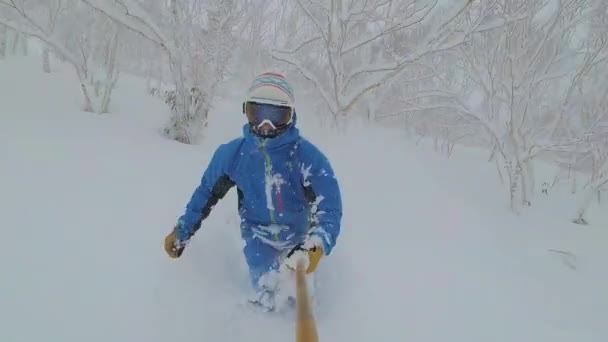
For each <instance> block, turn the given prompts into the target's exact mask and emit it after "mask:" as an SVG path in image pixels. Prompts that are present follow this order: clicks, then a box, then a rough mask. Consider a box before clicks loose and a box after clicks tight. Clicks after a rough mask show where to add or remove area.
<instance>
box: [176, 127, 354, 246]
mask: <svg viewBox="0 0 608 342" xmlns="http://www.w3.org/2000/svg"><path fill="white" fill-rule="evenodd" d="M295 123H296V118H295V115H294V122H293V124H292V126H291V127H290V128H289V129H288V130H287V131H286V132H284V133H283V134H281V135H279V136H277V137H274V138H269V139H263V138H260V137H258V136H256V135H254V134H253V133H251V131H250V129H249V125H248V124H245V125H244V127H243V136H242V137H239V138H236V139H234V140H232V141H230V142H228V143H226V144H222V145H220V146H219V147H218V148H217V150H216V151H215V152H214V154H213V156H212V158H211V161H210V163H209V165H208V167H207V169H206V170H205V172H204V174H203V176H202V179H201V182H200V184H199V185H198V187H197V188H196V189H195V190H194V193H193V194H192V197H191V198H190V200H189V201H188V203H187V205H186V209H185V212H184V213H183V215H181V216H180V217H179V219H178V224H177V227H176V230H177V238H178V239H179V240H181V241H188V240H189V239H190V238H191V237H192V236H193V235H194V234H195V233H196V231H197V230H198V229H199V228H200V226H201V223H202V221H203V220H204V219H205V218H206V217H207V216H208V215H209V213H210V212H211V210H212V208H213V207H214V206H215V205H216V204H217V202H218V201H219V200H220V199H221V198H223V197H224V196H225V194H226V193H227V192H228V191H229V190H230V189H231V188H232V187H233V186H235V185H236V188H237V192H238V209H239V215H240V216H241V221H242V223H241V235H242V238H243V239H245V240H246V241H247V240H250V239H252V238H254V237H256V238H259V239H261V240H264V241H265V242H267V243H269V244H274V246H275V247H277V246H278V247H281V244H284V245H285V246H287V245H293V244H294V243H298V242H301V241H302V240H303V239H304V238H305V237H306V236H307V235H317V236H318V237H319V238H320V239H321V240H322V241H323V250H324V252H325V254H326V255H329V254H330V253H331V251H332V249H333V248H334V246H335V244H336V240H337V238H338V235H339V233H340V220H341V218H342V202H341V195H340V189H339V186H338V181H337V178H336V175H335V174H334V171H333V169H332V167H331V165H330V162H329V160H328V159H327V158H326V156H325V155H324V154H323V153H322V152H321V151H320V150H319V149H318V148H317V147H316V146H315V145H313V144H312V143H311V142H309V141H308V140H306V139H305V138H304V137H302V136H300V133H299V130H298V128H297V127H296V125H295Z"/></svg>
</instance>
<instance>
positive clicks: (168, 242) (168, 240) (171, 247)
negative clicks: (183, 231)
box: [165, 229, 186, 259]
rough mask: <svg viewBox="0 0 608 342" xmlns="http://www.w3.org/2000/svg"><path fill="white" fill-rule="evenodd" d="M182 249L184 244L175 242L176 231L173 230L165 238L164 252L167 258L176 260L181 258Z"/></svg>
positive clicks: (184, 246)
mask: <svg viewBox="0 0 608 342" xmlns="http://www.w3.org/2000/svg"><path fill="white" fill-rule="evenodd" d="M184 248H186V243H184V242H183V241H179V240H177V233H176V229H173V231H172V232H171V233H170V234H169V235H167V236H166V237H165V251H166V252H167V254H169V257H171V258H173V259H177V258H179V257H180V256H182V253H183V252H184Z"/></svg>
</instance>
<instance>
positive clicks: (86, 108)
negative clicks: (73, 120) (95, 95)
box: [74, 65, 94, 113]
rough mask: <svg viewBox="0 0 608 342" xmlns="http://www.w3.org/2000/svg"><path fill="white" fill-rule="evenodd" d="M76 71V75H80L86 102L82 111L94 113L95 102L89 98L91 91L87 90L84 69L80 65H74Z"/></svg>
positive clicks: (81, 88) (81, 87)
mask: <svg viewBox="0 0 608 342" xmlns="http://www.w3.org/2000/svg"><path fill="white" fill-rule="evenodd" d="M74 68H75V69H76V75H78V80H79V81H80V90H81V91H82V95H83V97H84V102H83V104H82V110H83V111H85V112H89V113H93V112H94V110H93V102H92V101H91V97H90V96H89V89H88V88H87V80H86V76H85V73H84V71H83V70H82V67H80V66H78V65H74Z"/></svg>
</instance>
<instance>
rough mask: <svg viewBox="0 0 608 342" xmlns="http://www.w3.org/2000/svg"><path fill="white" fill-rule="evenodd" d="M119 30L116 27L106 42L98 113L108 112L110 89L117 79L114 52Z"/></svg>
mask: <svg viewBox="0 0 608 342" xmlns="http://www.w3.org/2000/svg"><path fill="white" fill-rule="evenodd" d="M119 34H120V33H119V30H118V28H117V27H116V28H115V31H114V35H113V36H112V40H111V41H110V42H109V43H108V47H107V49H108V51H107V53H106V63H105V68H106V77H105V81H104V87H103V92H102V94H103V98H102V100H101V105H100V107H99V111H98V113H100V114H102V113H108V112H109V107H110V100H111V98H112V90H113V89H114V86H115V85H116V82H117V81H118V74H119V71H118V70H116V54H117V50H118V40H119Z"/></svg>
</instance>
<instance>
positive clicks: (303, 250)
mask: <svg viewBox="0 0 608 342" xmlns="http://www.w3.org/2000/svg"><path fill="white" fill-rule="evenodd" d="M322 246H323V244H322V243H321V241H320V240H319V239H317V238H316V236H313V237H311V238H309V239H307V240H306V241H304V242H303V243H300V244H298V245H296V246H295V247H294V248H292V249H291V251H289V253H287V259H286V260H285V265H286V266H287V267H289V268H291V269H294V270H295V269H296V266H297V264H298V261H299V260H300V259H301V258H304V266H305V267H306V274H308V273H312V272H314V271H315V270H316V269H317V265H318V264H319V261H321V257H323V254H324V252H323V247H322Z"/></svg>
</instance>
